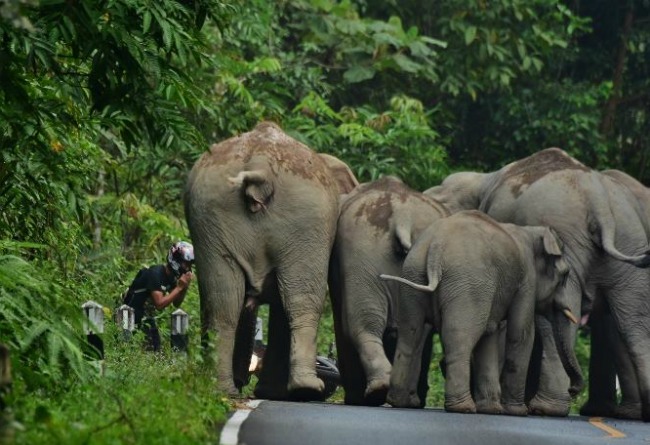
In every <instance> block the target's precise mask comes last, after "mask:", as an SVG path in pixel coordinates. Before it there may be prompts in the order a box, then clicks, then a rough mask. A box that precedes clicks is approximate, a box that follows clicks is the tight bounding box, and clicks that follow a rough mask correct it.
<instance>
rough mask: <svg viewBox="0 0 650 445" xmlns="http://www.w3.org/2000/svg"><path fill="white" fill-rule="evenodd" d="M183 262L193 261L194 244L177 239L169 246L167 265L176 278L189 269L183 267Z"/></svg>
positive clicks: (191, 262)
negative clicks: (177, 240)
mask: <svg viewBox="0 0 650 445" xmlns="http://www.w3.org/2000/svg"><path fill="white" fill-rule="evenodd" d="M184 263H190V264H193V263H194V246H192V245H191V244H190V243H188V242H185V241H179V242H177V243H175V244H174V245H172V246H171V247H170V248H169V253H168V254H167V265H169V268H170V269H171V270H172V271H173V272H174V275H176V277H177V278H178V277H180V276H181V275H182V274H184V273H185V272H189V270H190V269H188V268H187V267H185V265H184Z"/></svg>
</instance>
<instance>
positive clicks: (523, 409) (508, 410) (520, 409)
mask: <svg viewBox="0 0 650 445" xmlns="http://www.w3.org/2000/svg"><path fill="white" fill-rule="evenodd" d="M503 409H504V412H505V414H508V415H509V416H522V417H523V416H527V415H528V407H527V406H526V404H525V403H504V404H503Z"/></svg>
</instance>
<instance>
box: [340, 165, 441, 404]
mask: <svg viewBox="0 0 650 445" xmlns="http://www.w3.org/2000/svg"><path fill="white" fill-rule="evenodd" d="M447 214H448V212H447V211H446V209H445V208H444V207H443V206H442V205H440V204H439V203H437V202H436V201H435V200H433V199H431V198H428V197H426V196H424V195H423V194H422V193H420V192H417V191H415V190H412V189H410V188H409V187H408V186H407V185H406V184H404V183H403V182H402V181H400V180H399V179H397V178H394V177H384V178H381V179H379V180H377V181H375V182H370V183H366V184H362V185H360V186H359V187H357V188H356V189H355V190H354V191H353V192H352V193H350V194H349V195H348V196H347V197H346V198H345V200H344V201H343V203H342V205H341V213H340V216H339V223H338V229H337V237H336V241H335V243H334V248H333V251H332V259H331V266H330V295H331V298H332V307H333V309H334V310H333V315H334V326H335V333H336V344H337V352H338V365H339V369H340V372H341V381H342V386H343V388H344V390H345V402H346V403H347V404H354V405H381V404H383V403H384V402H385V399H386V393H387V391H388V386H389V383H390V369H391V362H392V360H393V354H394V350H395V339H394V334H395V332H396V329H397V326H396V322H395V315H396V314H395V311H396V304H395V301H394V297H395V296H396V295H397V286H396V285H395V284H391V283H385V282H383V281H382V280H380V279H379V274H380V273H382V272H384V273H392V274H399V273H400V271H401V267H402V262H403V261H404V258H405V256H406V253H407V252H408V251H409V249H410V248H411V245H412V244H413V242H414V240H415V239H416V238H417V236H418V235H419V234H420V233H421V232H422V231H423V230H424V229H425V228H426V227H427V226H429V225H430V224H431V223H432V222H433V221H435V220H437V219H439V218H441V217H443V216H446V215H447ZM391 289H392V291H391ZM425 350H426V349H425ZM430 352H431V347H429V348H428V355H430ZM423 363H424V364H425V366H423V370H422V372H421V374H420V385H419V387H420V392H422V394H421V396H422V397H421V398H422V400H423V401H424V395H426V391H427V389H428V384H427V370H428V365H429V359H428V356H427V357H426V358H425V359H424V361H423Z"/></svg>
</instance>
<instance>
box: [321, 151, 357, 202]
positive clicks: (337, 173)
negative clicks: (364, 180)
mask: <svg viewBox="0 0 650 445" xmlns="http://www.w3.org/2000/svg"><path fill="white" fill-rule="evenodd" d="M318 157H319V158H321V160H323V161H324V162H325V164H327V168H329V170H330V172H331V174H332V178H333V179H334V182H336V185H337V186H338V189H339V194H340V195H345V194H347V193H350V192H351V191H352V190H353V189H354V188H355V187H356V186H358V185H359V181H358V180H357V178H356V176H354V173H352V170H351V169H350V167H348V164H346V163H345V162H343V161H341V160H340V159H339V158H337V157H336V156H332V155H329V154H327V153H318Z"/></svg>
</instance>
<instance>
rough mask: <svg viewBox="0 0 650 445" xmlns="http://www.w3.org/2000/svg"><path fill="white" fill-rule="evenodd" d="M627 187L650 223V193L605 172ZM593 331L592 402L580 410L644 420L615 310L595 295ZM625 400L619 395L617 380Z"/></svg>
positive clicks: (629, 179)
mask: <svg viewBox="0 0 650 445" xmlns="http://www.w3.org/2000/svg"><path fill="white" fill-rule="evenodd" d="M602 173H603V174H604V175H607V176H609V177H611V178H613V179H614V180H615V181H617V182H619V183H621V184H622V185H624V186H625V187H627V188H628V189H629V190H630V192H631V193H632V194H633V195H634V197H635V198H636V199H637V201H638V203H639V206H640V213H641V214H642V215H643V216H644V220H645V222H646V230H647V224H648V223H650V190H648V188H646V187H645V186H644V185H643V184H641V183H640V182H639V181H637V180H636V179H634V178H633V177H632V176H630V175H628V174H627V173H624V172H622V171H620V170H605V171H603V172H602ZM595 297H596V301H595V302H594V305H593V308H592V310H591V313H590V314H589V323H588V325H589V331H590V334H591V343H590V361H589V376H590V377H589V379H590V385H589V398H588V400H587V402H586V403H585V404H584V405H583V406H582V408H581V409H580V414H582V415H586V416H608V417H618V418H624V419H640V418H641V398H640V397H641V394H640V391H639V382H638V378H637V375H636V372H635V370H634V365H633V363H632V361H631V359H630V357H629V354H628V351H627V348H626V347H625V345H624V344H623V342H622V339H621V336H620V335H619V332H618V329H617V328H616V326H615V323H614V319H613V317H612V315H611V310H610V308H609V305H608V304H607V302H606V301H603V299H602V298H600V297H601V294H600V293H599V292H595ZM617 375H618V380H619V383H620V389H621V400H620V402H619V401H618V396H617V394H616V377H617Z"/></svg>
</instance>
